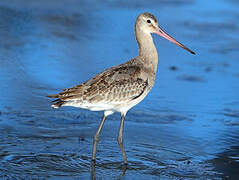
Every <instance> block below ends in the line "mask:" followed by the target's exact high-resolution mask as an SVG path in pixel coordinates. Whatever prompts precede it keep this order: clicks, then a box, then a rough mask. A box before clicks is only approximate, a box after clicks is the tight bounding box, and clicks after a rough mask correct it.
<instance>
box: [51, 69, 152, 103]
mask: <svg viewBox="0 0 239 180" xmlns="http://www.w3.org/2000/svg"><path fill="white" fill-rule="evenodd" d="M141 72H142V69H141V67H140V66H118V67H113V68H110V69H107V70H105V71H104V72H102V73H100V74H98V75H96V76H95V77H93V78H92V79H90V80H88V81H87V82H85V83H83V84H80V85H77V86H74V87H72V88H69V89H65V90H64V91H63V92H61V93H59V94H55V95H50V96H48V97H51V98H57V99H56V100H55V101H53V102H55V104H54V105H55V106H59V107H60V106H61V105H62V104H64V103H65V102H67V101H72V100H78V101H82V102H88V103H98V102H101V101H104V102H120V101H127V100H128V101H130V100H132V99H136V98H137V97H139V96H140V95H141V94H142V93H143V92H144V90H145V89H146V87H147V86H148V81H147V80H145V79H143V78H141V77H140V74H141Z"/></svg>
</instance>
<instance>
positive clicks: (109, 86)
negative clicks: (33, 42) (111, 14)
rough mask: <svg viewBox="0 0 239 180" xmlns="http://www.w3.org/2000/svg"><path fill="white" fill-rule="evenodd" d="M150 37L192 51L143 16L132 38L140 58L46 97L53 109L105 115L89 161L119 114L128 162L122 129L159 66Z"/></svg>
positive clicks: (119, 135)
mask: <svg viewBox="0 0 239 180" xmlns="http://www.w3.org/2000/svg"><path fill="white" fill-rule="evenodd" d="M152 33H155V34H157V35H160V36H162V37H164V38H166V39H167V40H169V41H171V42H173V43H175V44H177V45H178V46H180V47H182V48H184V49H186V50H187V51H189V52H190V53H192V54H195V53H194V52H193V51H191V50H190V49H188V48H187V47H185V46H184V45H183V44H181V43H179V42H178V41H176V40H175V39H173V38H172V37H170V36H169V35H168V34H167V33H165V32H164V31H163V30H162V29H161V28H160V27H159V25H158V22H157V20H156V18H155V17H154V16H153V15H152V14H149V13H147V12H146V13H142V14H140V15H139V16H138V17H137V20H136V24H135V36H136V40H137V43H138V49H139V55H138V56H136V57H135V58H133V59H131V60H129V61H127V62H125V63H124V64H120V65H118V66H114V67H111V68H109V69H106V70H104V71H103V72H101V73H99V74H97V75H96V76H94V77H93V78H91V79H90V80H88V81H86V82H84V83H83V84H80V85H76V86H74V87H72V88H69V89H65V90H64V91H63V92H60V93H59V94H53V95H49V96H48V97H50V98H56V100H54V101H53V102H54V104H53V105H52V107H54V108H59V107H61V106H73V107H78V108H84V109H89V110H91V111H104V115H103V118H102V120H101V122H100V125H99V127H98V129H97V131H96V133H95V136H94V144H93V152H92V161H93V162H95V159H96V148H97V144H98V141H99V135H100V131H101V129H102V127H103V125H104V122H105V119H106V117H107V116H109V115H110V114H113V113H114V112H119V113H121V123H120V129H119V134H118V143H119V146H120V149H121V151H122V155H123V159H124V163H125V164H127V158H126V154H125V150H124V146H123V129H124V120H125V116H126V113H127V112H128V110H129V109H130V108H132V107H133V106H135V105H136V104H138V103H139V102H140V101H142V100H143V99H144V98H145V96H146V95H147V94H148V93H149V91H150V90H151V89H152V87H153V85H154V81H155V74H156V71H157V65H158V53H157V50H156V48H155V45H154V42H153V38H152V36H151V34H152Z"/></svg>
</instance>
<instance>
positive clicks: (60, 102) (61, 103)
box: [47, 94, 65, 108]
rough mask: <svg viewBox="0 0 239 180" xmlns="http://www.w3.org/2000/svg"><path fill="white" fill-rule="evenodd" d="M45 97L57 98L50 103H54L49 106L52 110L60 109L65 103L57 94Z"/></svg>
mask: <svg viewBox="0 0 239 180" xmlns="http://www.w3.org/2000/svg"><path fill="white" fill-rule="evenodd" d="M47 97H49V98H57V99H55V100H53V101H51V102H52V103H54V104H52V105H51V107H53V108H59V107H61V106H62V105H63V104H64V103H65V101H63V100H61V99H60V98H59V95H58V94H51V95H48V96H47Z"/></svg>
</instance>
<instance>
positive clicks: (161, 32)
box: [154, 28, 195, 54]
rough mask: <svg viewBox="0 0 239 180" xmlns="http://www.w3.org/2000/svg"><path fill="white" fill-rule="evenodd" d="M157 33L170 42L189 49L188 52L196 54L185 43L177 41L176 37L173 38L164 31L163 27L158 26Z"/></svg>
mask: <svg viewBox="0 0 239 180" xmlns="http://www.w3.org/2000/svg"><path fill="white" fill-rule="evenodd" d="M154 33H155V34H158V35H159V36H162V37H164V38H165V39H167V40H169V41H170V42H172V43H174V44H177V45H178V46H180V47H181V48H183V49H185V50H187V51H188V52H190V53H192V54H195V52H193V51H191V50H190V49H188V48H187V47H186V46H184V45H183V44H181V43H180V42H178V41H176V40H175V39H174V38H172V37H171V36H169V35H168V34H167V33H166V32H164V31H163V30H162V29H161V28H158V29H157V31H155V32H154Z"/></svg>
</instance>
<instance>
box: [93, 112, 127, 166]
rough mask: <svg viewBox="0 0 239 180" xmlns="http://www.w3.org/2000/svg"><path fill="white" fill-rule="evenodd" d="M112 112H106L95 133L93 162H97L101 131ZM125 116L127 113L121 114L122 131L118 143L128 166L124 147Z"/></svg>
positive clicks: (120, 130)
mask: <svg viewBox="0 0 239 180" xmlns="http://www.w3.org/2000/svg"><path fill="white" fill-rule="evenodd" d="M112 113H113V112H112V111H105V113H104V116H103V118H102V120H101V122H100V125H99V127H98V129H97V131H96V133H95V136H94V144H93V152H92V162H93V163H94V162H95V159H96V150H97V144H98V142H99V136H100V131H101V129H102V127H103V125H104V122H105V119H106V117H107V116H108V115H110V114H112ZM125 115H126V113H121V123H120V129H119V134H118V143H119V146H120V149H121V152H122V155H123V158H124V164H128V162H127V158H126V154H125V150H124V145H123V130H124V120H125Z"/></svg>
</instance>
